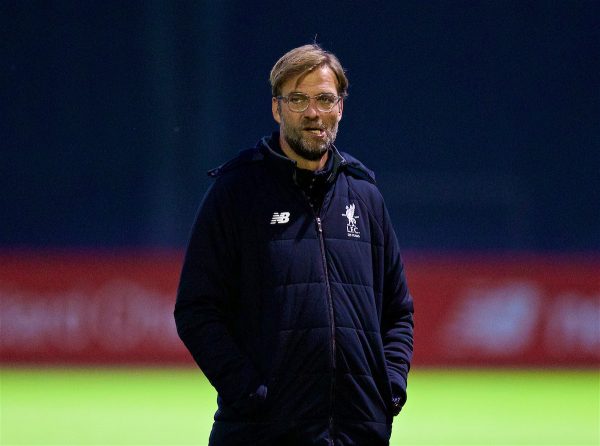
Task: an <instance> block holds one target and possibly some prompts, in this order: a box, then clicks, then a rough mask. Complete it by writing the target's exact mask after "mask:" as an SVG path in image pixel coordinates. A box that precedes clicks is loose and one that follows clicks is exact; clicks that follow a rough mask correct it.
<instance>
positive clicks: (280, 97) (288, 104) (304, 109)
mask: <svg viewBox="0 0 600 446" xmlns="http://www.w3.org/2000/svg"><path fill="white" fill-rule="evenodd" d="M295 94H297V95H302V96H304V97H306V98H308V102H307V103H306V107H304V108H303V109H302V110H292V108H291V107H290V96H291V95H295ZM323 95H332V96H335V97H336V100H335V102H334V103H333V105H332V106H331V108H330V109H329V110H322V109H321V108H319V103H318V102H316V99H317V98H318V97H320V96H323ZM275 98H276V99H277V100H279V101H283V102H285V103H286V104H287V106H288V109H289V110H290V111H291V112H292V113H304V112H305V111H306V110H307V109H308V107H309V105H310V101H311V100H313V99H315V103H316V106H317V110H319V111H320V112H322V113H330V112H331V111H332V110H333V109H334V108H335V106H336V105H338V104H339V103H340V101H341V100H342V99H343V96H338V95H334V94H333V93H319V94H317V95H314V96H309V95H307V94H304V93H299V92H292V93H290V94H289V95H287V96H275Z"/></svg>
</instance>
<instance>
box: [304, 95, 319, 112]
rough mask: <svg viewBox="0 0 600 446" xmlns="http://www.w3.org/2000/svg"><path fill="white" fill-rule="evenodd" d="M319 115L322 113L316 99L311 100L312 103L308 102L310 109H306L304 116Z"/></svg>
mask: <svg viewBox="0 0 600 446" xmlns="http://www.w3.org/2000/svg"><path fill="white" fill-rule="evenodd" d="M319 113H321V112H320V110H319V109H318V108H317V101H316V100H315V98H311V99H310V101H308V107H306V110H304V115H305V116H308V117H315V116H319Z"/></svg>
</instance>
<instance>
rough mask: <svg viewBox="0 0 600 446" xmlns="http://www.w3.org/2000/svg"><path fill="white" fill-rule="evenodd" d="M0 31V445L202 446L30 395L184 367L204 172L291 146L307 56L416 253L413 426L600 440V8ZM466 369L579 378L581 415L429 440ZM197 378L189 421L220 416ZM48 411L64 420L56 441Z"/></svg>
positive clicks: (334, 10) (140, 13) (578, 5)
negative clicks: (84, 415) (282, 80)
mask: <svg viewBox="0 0 600 446" xmlns="http://www.w3.org/2000/svg"><path fill="white" fill-rule="evenodd" d="M0 23H1V25H2V26H1V31H0V33H1V34H0V35H1V36H2V37H1V40H0V41H1V44H0V48H1V55H2V57H1V58H0V64H1V69H0V82H1V86H2V88H1V90H0V91H1V93H0V117H1V119H0V131H1V134H0V144H1V148H2V150H1V151H0V186H2V190H3V193H1V194H0V211H1V217H2V218H0V323H1V325H0V329H1V335H2V336H1V338H2V340H1V344H0V347H1V348H0V359H1V361H2V377H3V383H2V386H3V387H2V392H3V393H2V394H1V398H2V400H1V402H2V411H1V412H0V415H1V417H2V418H1V420H0V421H1V423H0V427H1V428H2V429H1V430H0V443H2V444H33V443H36V442H37V444H40V442H41V443H46V442H47V443H54V444H58V443H68V444H100V443H107V444H167V443H173V444H189V443H190V442H193V441H197V440H198V439H197V438H193V439H192V438H187V437H185V436H184V437H181V438H179V439H178V440H173V439H172V438H171V440H170V441H169V440H168V439H162V438H163V437H157V436H154V437H153V440H152V441H150V440H148V439H147V438H145V437H143V434H142V433H141V432H138V435H139V436H138V437H136V436H135V434H131V433H129V435H133V436H130V437H127V436H125V437H124V436H123V435H125V434H123V432H122V430H119V429H117V428H116V427H115V425H114V423H109V424H107V425H101V426H102V428H98V432H103V434H102V433H98V434H97V435H99V437H98V436H94V435H95V434H93V433H90V432H91V431H90V429H92V428H91V427H89V424H88V425H87V426H88V427H87V428H84V429H82V428H79V430H77V429H74V428H73V423H75V422H74V421H73V422H67V421H65V420H73V419H74V418H73V417H72V415H69V416H67V415H65V418H60V419H59V420H57V419H56V418H51V417H50V415H49V414H50V413H54V416H55V417H56V416H57V415H56V412H55V411H53V410H50V409H48V411H47V412H46V411H44V410H43V409H40V406H39V404H40V401H47V402H48V404H49V407H50V405H51V403H50V402H51V401H55V400H54V396H48V394H44V393H43V391H44V390H47V389H48V387H47V386H44V385H42V384H40V385H39V389H40V392H42V394H37V393H35V394H31V398H30V399H27V398H24V397H23V395H25V393H24V389H30V390H31V389H33V388H35V389H37V387H36V386H35V385H34V384H33V383H34V382H35V380H36V379H38V380H40V381H39V382H40V383H43V382H44V379H47V378H46V377H47V376H48V367H53V368H54V367H56V366H60V367H61V368H62V369H63V370H65V371H68V370H72V368H74V369H73V370H79V371H81V367H82V366H83V367H85V369H84V370H85V372H84V373H83V376H84V377H86V378H90V377H91V376H97V374H96V373H91V371H97V370H104V369H105V368H106V367H107V366H109V367H113V366H115V365H119V366H120V367H123V366H127V368H128V369H130V370H132V371H135V372H132V373H133V374H134V375H133V376H138V374H140V373H142V371H144V370H146V371H147V370H152V369H153V368H155V367H156V366H160V367H161V368H162V367H165V366H166V367H169V369H168V371H167V372H165V373H166V375H165V376H171V377H172V376H179V375H177V373H188V372H189V371H190V370H192V368H193V367H194V365H193V362H192V360H191V358H190V357H189V355H188V354H187V352H186V351H185V350H184V348H183V346H182V345H181V343H180V342H179V340H178V338H177V335H176V333H175V329H174V323H173V320H172V308H173V304H174V299H175V290H176V287H177V280H178V275H179V268H180V266H181V261H182V258H183V252H184V249H185V245H186V243H187V238H188V236H189V230H190V227H191V224H192V222H193V219H194V215H195V212H196V209H197V206H198V204H199V202H200V199H201V198H202V195H203V193H204V191H205V190H206V188H207V187H208V185H209V178H208V177H207V176H206V171H207V170H209V169H211V168H213V167H215V166H217V165H219V164H221V163H223V162H225V161H226V160H228V159H229V158H231V157H233V156H234V155H235V154H236V153H237V152H238V151H239V150H242V149H245V148H249V147H252V146H253V145H254V144H255V143H256V141H257V140H258V139H259V138H260V137H262V136H264V135H267V134H269V133H270V132H271V131H272V130H274V129H275V122H274V121H273V119H272V116H271V112H270V101H271V98H270V87H269V83H268V75H269V71H270V69H271V67H272V66H273V64H274V63H275V61H276V60H277V59H278V58H279V57H280V56H281V55H282V54H283V53H285V52H286V51H288V50H289V49H291V48H293V47H296V46H300V45H303V44H306V43H310V42H313V41H316V42H318V43H319V44H321V45H322V46H323V47H324V48H325V49H327V50H330V51H332V52H334V53H335V54H336V55H337V56H338V57H339V58H340V60H341V61H342V64H343V65H344V67H345V68H346V69H347V75H348V77H349V80H350V90H349V93H350V95H349V98H348V100H347V101H346V104H345V108H344V118H343V120H342V122H341V124H340V132H339V135H338V140H337V142H336V145H337V146H338V148H340V149H341V150H343V151H347V152H349V153H351V154H352V155H354V156H355V157H357V158H359V159H360V160H361V161H363V162H364V163H365V164H366V165H367V166H369V167H370V168H371V169H373V170H374V171H375V173H376V176H377V180H378V185H379V188H380V190H381V191H382V193H383V195H384V197H385V199H386V202H387V205H388V208H389V210H390V214H391V216H392V219H393V221H394V224H395V229H396V232H397V235H398V238H399V240H400V244H401V246H402V247H403V249H404V258H405V262H406V267H407V270H408V279H409V285H410V286H411V290H412V293H413V295H414V298H415V305H416V321H417V329H416V330H417V331H416V344H415V360H414V368H413V370H414V373H415V375H414V376H415V380H416V383H422V387H418V386H417V387H415V390H414V392H415V394H416V395H415V396H414V397H411V400H410V401H415V402H414V403H413V404H415V405H416V406H413V407H415V409H414V410H415V412H414V416H413V418H411V412H410V410H411V409H410V403H409V405H408V406H407V409H406V410H405V412H408V414H406V415H404V416H405V417H406V419H408V420H410V421H411V422H410V423H407V424H406V425H402V428H403V429H405V431H404V432H408V435H409V438H410V439H411V441H412V442H413V443H414V444H477V443H478V440H479V444H547V443H544V441H545V440H544V438H545V437H544V436H543V435H547V436H548V438H553V439H554V443H555V444H561V438H564V439H565V441H567V439H568V438H571V440H572V441H578V442H575V443H573V442H572V443H571V444H597V443H598V442H599V441H600V433H599V429H600V428H599V425H598V416H599V413H598V411H599V409H598V408H599V407H600V396H599V390H598V387H599V384H598V381H599V380H598V368H599V366H600V209H599V206H598V204H599V203H600V131H599V130H600V129H599V123H600V26H599V23H600V2H598V1H499V0H498V1H427V2H423V1H401V2H391V1H387V2H384V1H369V2H359V1H344V2H342V1H332V2H326V3H317V4H314V3H307V4H302V3H298V2H281V1H271V0H266V1H260V2H248V1H242V0H230V1H150V0H149V1H129V2H112V1H108V2H93V1H91V2H76V1H46V2H42V1H31V2H11V1H7V2H2V3H1V5H0ZM32 366H35V367H36V368H34V369H31V367H32ZM42 366H43V367H42ZM90 366H93V367H91V368H90ZM144 367H145V368H144ZM449 368H451V369H450V371H447V369H449ZM457 368H459V369H458V370H463V371H464V370H465V369H468V370H474V371H475V372H473V373H475V375H469V376H467V378H466V381H464V382H462V381H461V383H463V384H456V386H458V390H460V391H461V392H463V391H464V392H466V390H467V388H469V387H470V386H469V383H472V382H473V379H474V378H473V376H485V373H486V371H487V372H489V371H490V370H493V371H494V373H497V371H498V370H500V371H501V375H499V376H505V377H506V376H509V375H507V374H506V373H509V371H513V372H514V370H515V369H518V370H519V371H529V372H532V373H533V380H534V381H535V380H537V379H539V377H540V376H542V371H544V373H546V372H547V371H548V370H551V371H556V373H559V372H560V373H567V372H568V373H571V372H573V371H576V372H577V373H579V374H580V375H581V376H584V377H585V379H586V380H587V381H585V383H586V384H585V385H583V386H581V387H580V388H581V389H584V390H582V391H581V392H582V393H581V394H582V395H584V397H583V398H584V400H583V401H582V400H577V399H575V400H574V402H573V405H574V406H577V407H579V408H580V409H581V408H582V407H583V408H584V409H581V410H583V412H582V413H579V412H577V413H576V415H577V416H576V418H577V420H579V421H577V422H574V421H572V420H571V421H566V422H565V421H564V419H563V421H562V424H561V423H558V424H556V423H554V424H553V426H554V427H556V426H560V428H559V429H558V431H557V430H556V429H555V430H550V431H548V426H541V425H539V426H538V425H535V423H534V424H532V425H531V426H533V427H530V428H529V430H527V428H524V429H525V430H524V431H523V432H521V431H519V432H521V434H518V433H515V434H514V435H513V436H512V437H511V436H510V432H511V431H510V429H511V428H507V429H500V430H499V431H502V432H504V436H502V434H501V436H500V437H490V438H489V439H488V438H487V437H485V436H482V435H484V434H482V433H481V432H480V433H478V434H477V433H473V432H472V431H469V430H468V429H467V428H465V429H467V430H466V432H467V433H465V431H464V430H463V431H461V432H459V433H455V434H450V433H449V434H448V435H449V437H446V438H445V439H444V438H442V437H440V438H437V439H433V438H429V437H426V436H425V437H424V436H423V431H418V429H419V426H421V425H420V424H419V423H418V422H417V421H416V417H417V413H418V410H419V407H421V409H422V411H423V414H427V413H432V412H431V411H430V410H426V408H424V407H423V406H418V404H419V401H427V398H426V397H425V394H426V392H427V391H426V389H427V388H428V386H429V385H430V384H431V383H432V382H434V381H435V382H440V379H441V380H442V381H443V379H453V378H452V377H458V376H460V374H461V373H462V372H459V371H457ZM53 370H54V371H55V369H53ZM192 371H193V372H194V373H195V375H194V376H196V375H198V376H201V375H200V373H198V372H196V371H194V370H192ZM434 371H435V373H438V374H437V375H428V374H431V373H434ZM163 372H164V370H163ZM479 372H481V375H477V373H479ZM419 373H421V374H420V375H419ZM498 373H499V372H498ZM105 375H106V376H111V377H113V378H114V377H115V376H117V375H115V372H114V369H112V368H111V369H109V371H108V372H106V373H105ZM68 376H69V377H67V378H65V379H66V380H67V382H69V381H70V380H71V379H72V378H71V377H70V375H68ZM118 376H121V375H118ZM144 376H145V375H144ZM161 376H163V375H161ZM185 376H188V375H185ZM519 376H520V375H519ZM569 376H570V375H569ZM425 377H431V378H430V379H425ZM82 379H83V378H82ZM123 379H125V378H123ZM132 379H133V378H132ZM181 379H183V378H181ZM186 379H187V378H186ZM497 379H498V378H497V375H494V378H493V381H497ZM515 379H516V378H515ZM165 380H166V382H171V380H169V379H168V378H165ZM118 381H119V382H121V381H120V380H118ZM565 381H566V380H562V379H561V380H559V382H561V383H563V384H564V383H565ZM568 381H570V382H574V380H571V378H569V379H568ZM133 382H137V383H139V382H140V381H139V380H138V381H136V380H135V379H134V381H133ZM181 382H183V381H181ZM191 382H195V381H191ZM519 382H521V381H519ZM82 383H83V384H82V388H87V387H88V386H89V381H82ZM199 383H200V384H202V385H204V386H206V387H207V389H208V390H207V392H209V393H208V395H209V397H208V398H209V399H208V400H207V402H202V403H198V402H197V401H196V403H197V405H196V406H194V405H193V403H190V404H191V409H189V412H188V413H187V415H188V416H189V415H193V416H194V419H196V417H195V413H194V412H195V411H198V410H199V408H202V410H206V411H207V413H210V412H211V411H212V410H214V399H213V397H214V395H212V394H210V391H211V390H210V386H208V385H207V383H206V382H204V381H203V382H199ZM110 385H111V386H112V385H113V384H110ZM552 385H553V386H554V385H556V383H554V384H552ZM190 386H193V384H190ZM67 387H68V386H67ZM509 387H510V386H509ZM526 387H527V386H525V388H526ZM112 388H114V387H110V386H109V387H108V389H112ZM129 388H131V386H129ZM569 389H571V390H573V388H567V389H565V393H568V392H569V391H570V390H569ZM554 391H556V388H554ZM36 392H37V390H36ZM419 392H422V393H419ZM109 393H110V391H109ZM102 394H103V392H102V391H100V392H99V395H102ZM44 395H45V396H44ZM178 395H180V396H181V398H185V396H188V397H189V395H190V394H189V392H185V391H181V393H178ZM419 395H422V397H421V398H419ZM477 395H479V396H480V397H481V398H482V401H485V400H486V398H487V396H489V394H488V393H487V391H485V390H481V389H480V390H478V391H477V394H476V396H477ZM523 395H526V392H525V393H523V392H521V396H523ZM44 398H47V400H45V399H44ZM90 398H91V399H88V401H94V402H97V401H98V399H93V398H100V400H102V397H101V396H100V397H90ZM450 398H452V396H450ZM548 398H549V399H548V400H547V401H548V402H550V401H552V396H548ZM134 400H135V398H133V399H132V403H131V408H132V412H138V411H139V408H140V404H138V405H136V403H135V402H134ZM434 400H435V399H432V402H433V401H434ZM144 401H145V400H144ZM515 401H516V403H515V402H513V403H514V404H516V405H522V404H520V402H522V401H520V400H518V399H517V400H515ZM540 401H546V400H540ZM121 403H123V402H122V401H121ZM65 404H66V405H65V406H64V407H66V408H69V407H71V408H73V407H78V405H79V404H81V401H79V402H77V403H74V402H72V401H71V403H65ZM69 404H70V405H69ZM115 404H116V403H115ZM174 404H175V403H174ZM481 404H485V403H483V402H482V403H481ZM540 404H542V406H546V403H545V402H543V403H540ZM549 404H552V403H549ZM93 405H94V406H98V405H97V404H93ZM100 406H101V405H100ZM111 407H112V406H111ZM526 407H528V408H529V409H531V407H530V406H526ZM534 407H537V406H534ZM546 407H547V406H546ZM540 408H541V406H540ZM585 408H587V409H585ZM113 409H114V408H113ZM430 409H431V408H430ZM437 409H438V410H439V407H437ZM538 409H539V408H538ZM65 410H66V409H65ZM90 410H91V409H90ZM432 410H433V409H432ZM498 410H500V409H498ZM536 410H537V409H533V412H535V411H536ZM586 410H587V411H586ZM450 411H452V410H450ZM530 412H532V410H530ZM34 413H35V414H37V415H36V416H37V418H36V420H37V422H39V423H43V422H44V421H43V420H46V422H48V423H49V424H52V425H54V426H55V427H54V430H52V429H50V428H48V429H50V430H43V429H42V430H41V434H40V438H42V439H41V440H40V439H37V440H36V439H35V438H33V437H31V435H32V431H31V429H29V428H28V427H27V426H28V425H29V423H31V421H32V418H31V417H32V416H33V415H32V414H34ZM478 413H481V411H479V412H478ZM573 414H575V412H573V413H572V414H571V415H573ZM163 415H164V414H163ZM163 415H160V416H163ZM563 415H565V416H566V414H563ZM129 416H132V415H131V414H129ZM154 416H155V417H158V415H156V414H154ZM457 416H459V418H458V421H457V422H456V423H454V427H456V425H458V426H468V425H469V423H467V422H466V421H465V420H466V418H465V417H466V415H465V416H463V418H460V414H458V415H457ZM48 417H50V418H48ZM69 417H70V418H69ZM426 417H427V416H426V415H425V416H424V418H423V419H422V423H423V426H426V423H425V419H426ZM442 418H443V416H442ZM494 418H496V419H500V417H499V413H498V412H494V411H492V412H490V418H489V420H488V422H489V423H491V425H493V423H494V422H493V419H494ZM48 420H52V421H51V422H50V421H48ZM60 420H62V421H60ZM546 420H547V421H548V422H550V423H551V424H552V420H554V418H553V417H546ZM430 421H431V420H430ZM480 421H481V420H480ZM513 421H514V420H513ZM61 423H62V424H61ZM65 423H66V424H65ZM132 423H134V422H133V421H132ZM482 423H483V426H486V424H485V422H482ZM565 423H566V424H565ZM577 423H580V424H577ZM134 424H135V423H134ZM192 424H193V423H192ZM204 424H206V429H209V428H210V414H209V415H207V418H206V422H205V423H204ZM442 424H443V423H442ZM447 424H448V426H449V425H452V423H447ZM508 424H512V421H511V422H509V423H508ZM167 425H169V426H171V428H172V427H173V424H172V423H171V424H169V423H165V426H167ZM444 425H445V424H444ZM470 425H471V427H472V423H471V424H470ZM56 426H63V428H60V429H59V428H57V427H56ZM513 426H514V424H513ZM438 427H439V428H440V429H441V425H440V426H438ZM411 429H412V430H411ZM415 429H417V430H415ZM544 429H546V430H545V432H546V433H545V434H542V433H541V431H542V430H544ZM424 430H429V429H427V428H424ZM180 431H181V429H179V432H180ZM52 432H54V434H52ZM67 432H71V433H70V434H67ZM73 432H79V434H74V433H73ZM107 432H115V434H114V436H113V437H110V436H109V437H106V435H107ZM164 432H170V431H169V429H168V428H167V427H164ZM202 432H204V431H202ZM469 432H470V433H469ZM482 432H483V431H482ZM557 432H559V433H557ZM196 434H198V432H194V435H196ZM53 435H55V436H54V437H53ZM69 435H72V436H69ZM77 435H79V436H77ZM102 435H104V436H102ZM202 435H203V434H202ZM394 435H395V436H394V439H398V443H400V441H401V439H402V438H403V437H402V435H403V433H402V431H398V433H397V434H396V433H395V434H394ZM396 435H397V436H396ZM410 435H413V436H412V437H410ZM452 435H455V437H452ZM478 435H479V436H478ZM507 435H508V436H507ZM560 435H563V437H561V436H560ZM169 438H170V437H169ZM202 438H204V437H202ZM453 438H454V440H452V439H453ZM540 438H541V440H540ZM573 439H575V440H573ZM453 441H454V442H453ZM200 444H202V443H200ZM402 444H410V441H403V442H402Z"/></svg>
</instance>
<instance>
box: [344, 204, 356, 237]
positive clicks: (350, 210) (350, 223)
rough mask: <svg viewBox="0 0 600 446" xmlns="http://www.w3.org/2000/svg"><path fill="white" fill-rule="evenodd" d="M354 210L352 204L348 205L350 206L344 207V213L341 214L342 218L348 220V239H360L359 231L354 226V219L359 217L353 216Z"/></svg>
mask: <svg viewBox="0 0 600 446" xmlns="http://www.w3.org/2000/svg"><path fill="white" fill-rule="evenodd" d="M355 209H356V206H355V204H354V203H352V204H350V206H346V213H344V214H342V217H346V218H347V219H348V224H347V225H346V231H347V232H348V237H354V238H360V231H359V230H358V226H357V225H356V219H357V218H359V216H358V215H354V210H355Z"/></svg>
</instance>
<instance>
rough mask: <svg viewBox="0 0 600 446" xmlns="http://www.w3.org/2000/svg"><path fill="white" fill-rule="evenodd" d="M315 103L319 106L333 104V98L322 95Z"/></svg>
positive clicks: (329, 95)
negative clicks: (317, 102)
mask: <svg viewBox="0 0 600 446" xmlns="http://www.w3.org/2000/svg"><path fill="white" fill-rule="evenodd" d="M317 101H319V102H320V103H321V104H327V105H330V104H333V103H334V102H335V96H333V95H331V94H324V95H321V96H319V97H318V98H317Z"/></svg>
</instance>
